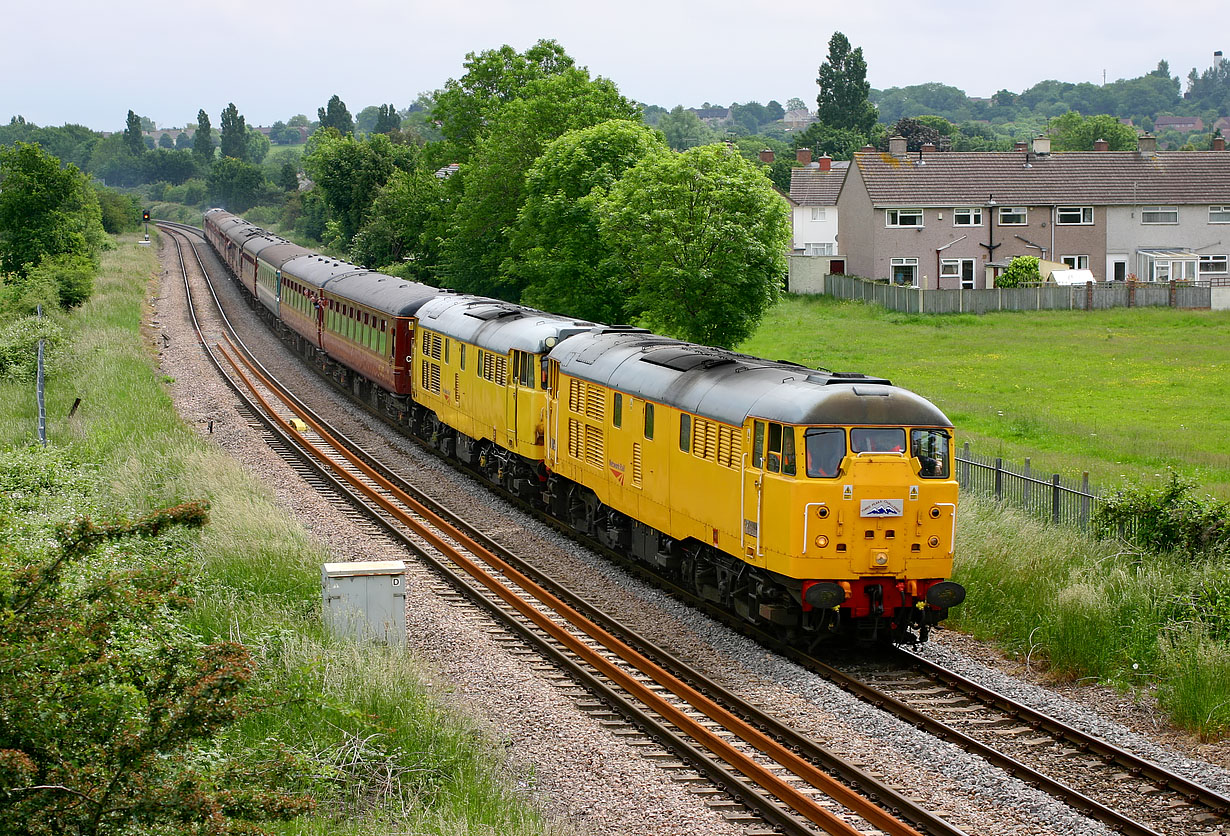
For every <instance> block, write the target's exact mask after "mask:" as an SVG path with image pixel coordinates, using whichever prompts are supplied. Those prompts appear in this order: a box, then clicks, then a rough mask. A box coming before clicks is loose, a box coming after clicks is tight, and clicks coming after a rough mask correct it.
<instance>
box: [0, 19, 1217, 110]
mask: <svg viewBox="0 0 1230 836" xmlns="http://www.w3.org/2000/svg"><path fill="white" fill-rule="evenodd" d="M0 31H3V34H4V46H3V47H2V48H0V120H3V121H4V122H7V121H8V120H9V118H10V117H11V116H14V115H21V116H24V117H25V119H26V121H28V122H34V123H36V124H39V125H61V124H65V123H78V124H83V125H86V126H87V127H90V128H93V129H95V130H110V131H116V130H122V129H123V128H124V121H125V117H126V116H127V113H128V110H129V109H132V110H134V111H136V112H137V113H138V114H139V115H141V116H147V117H149V118H151V119H153V120H154V121H155V122H156V123H157V124H158V126H159V127H177V126H181V125H183V124H185V123H187V122H193V121H195V119H196V114H197V111H198V110H200V109H202V108H203V109H204V110H205V111H206V112H207V113H209V114H210V117H211V119H212V121H213V124H214V126H215V128H216V126H217V125H218V123H219V119H220V117H219V114H220V113H221V112H222V110H223V108H225V107H226V106H227V104H228V103H229V102H234V103H235V105H236V106H237V107H238V108H239V112H240V113H242V114H243V115H244V117H245V119H246V120H247V123H248V124H249V125H269V124H272V123H273V122H274V121H276V120H279V119H280V120H282V121H286V120H287V119H289V118H290V117H291V116H294V115H295V114H298V113H303V114H307V115H308V116H309V117H311V118H313V119H314V118H315V116H316V110H317V108H319V107H321V106H323V105H324V104H325V103H326V102H327V101H328V100H329V97H330V96H332V95H334V94H337V95H339V96H341V98H342V100H343V101H344V102H345V103H346V104H347V106H348V107H349V109H350V112H351V113H352V114H357V113H358V112H359V111H360V110H362V109H363V108H364V107H366V106H368V105H377V104H382V103H392V104H394V105H396V106H397V107H398V108H405V107H407V106H408V105H409V104H410V103H411V102H413V101H414V99H415V98H416V97H417V96H418V95H419V94H420V93H424V92H430V91H432V90H435V89H438V88H440V87H442V86H443V85H444V83H445V82H446V81H447V80H448V79H449V78H459V77H460V76H462V75H463V74H464V73H465V69H464V67H463V63H464V61H465V56H466V54H467V53H469V52H481V51H483V50H486V49H496V48H498V47H500V46H501V45H503V44H509V45H511V46H513V47H514V48H516V49H517V50H518V51H523V50H525V49H526V48H528V47H530V46H531V45H533V44H534V42H535V41H537V40H539V39H541V38H554V39H555V40H557V41H559V43H560V44H561V45H562V46H563V47H564V49H565V51H566V52H567V53H568V54H569V55H571V56H572V57H573V58H574V59H575V60H576V62H577V64H578V65H580V66H585V67H588V68H589V71H590V73H591V75H595V76H603V77H605V78H608V79H610V80H612V81H614V82H615V84H616V85H617V86H618V87H619V89H620V91H621V92H622V93H623V94H624V95H625V96H628V97H629V98H632V99H635V100H637V101H640V102H645V103H648V104H657V105H661V106H663V107H667V108H670V107H673V106H674V105H676V104H682V105H684V106H685V107H699V106H700V105H701V104H703V103H704V102H711V103H713V104H719V105H729V104H731V103H732V102H740V103H746V102H749V101H759V102H760V103H762V104H766V103H768V102H769V101H770V100H774V99H775V100H777V101H778V102H780V103H782V104H785V103H786V101H787V99H789V98H791V97H798V98H800V99H802V100H803V101H805V102H807V104H808V105H809V106H810V107H811V108H813V109H814V108H815V99H816V92H817V87H816V83H815V79H816V74H817V69H818V67H819V66H820V64H821V63H822V62H823V61H824V60H825V58H826V57H827V55H828V41H829V38H830V37H831V36H832V34H833V32H834V31H840V32H842V33H844V34H845V35H846V37H847V38H849V40H850V42H851V44H852V45H853V46H855V47H861V48H862V50H863V56H864V58H865V59H866V62H867V80H868V81H869V82H870V83H871V86H872V87H876V88H880V89H885V88H889V87H904V86H907V85H911V84H921V83H925V82H940V83H943V84H949V85H952V86H954V87H958V88H960V89H962V90H964V91H965V92H966V93H967V94H968V95H970V96H983V97H986V96H990V95H991V94H993V93H994V92H995V91H997V90H1000V89H1008V90H1011V91H1013V92H1016V93H1019V92H1021V91H1022V90H1024V89H1025V88H1027V87H1029V86H1031V85H1033V84H1035V83H1036V82H1038V81H1042V80H1044V79H1057V80H1060V81H1066V82H1073V83H1077V82H1083V81H1084V82H1092V83H1095V84H1100V83H1101V82H1102V81H1103V78H1105V80H1107V81H1114V80H1116V79H1119V78H1134V77H1137V76H1140V75H1144V74H1145V73H1147V72H1149V71H1151V70H1153V69H1154V68H1155V67H1156V66H1157V62H1158V61H1159V60H1162V59H1164V60H1166V61H1168V62H1169V64H1170V70H1171V75H1174V76H1179V77H1180V78H1181V79H1183V80H1184V81H1185V80H1186V78H1187V74H1188V72H1189V71H1190V70H1191V69H1192V68H1193V67H1195V68H1198V69H1199V70H1204V69H1206V68H1207V67H1209V66H1210V64H1211V63H1212V57H1213V52H1214V51H1215V50H1223V51H1225V52H1226V53H1227V54H1230V3H1227V2H1226V0H1185V2H1183V3H1182V4H1181V6H1172V5H1170V4H1167V3H1159V2H1157V0H1152V2H1140V0H1116V2H1114V3H1096V4H1095V3H1082V2H1066V3H1065V2H1058V1H1057V0H1025V1H1024V2H1018V3H1013V4H1007V3H992V2H986V0H977V2H975V0H953V2H948V3H925V4H924V3H901V2H897V3H889V2H884V0H858V1H857V2H843V3H833V2H825V1H824V0H813V2H798V3H790V2H786V3H781V2H779V3H774V4H772V5H768V4H758V3H754V2H739V3H736V2H731V0H705V2H700V1H699V0H656V1H655V0H622V2H617V3H608V2H603V1H602V0H590V2H576V0H523V1H522V2H516V0H454V2H451V3H450V2H448V0H433V2H425V1H424V0H340V2H338V0H333V1H332V2H328V3H325V2H321V0H296V2H288V0H194V2H183V0H171V2H166V3H157V4H147V5H139V4H130V3H124V4H117V3H102V2H98V0H44V2H41V3H39V2H15V3H11V4H8V8H7V9H6V10H5V13H4V18H3V24H2V27H0Z"/></svg>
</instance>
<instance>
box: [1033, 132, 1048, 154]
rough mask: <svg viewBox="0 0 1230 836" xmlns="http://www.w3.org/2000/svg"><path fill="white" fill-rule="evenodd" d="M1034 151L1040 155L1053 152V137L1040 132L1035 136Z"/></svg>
mask: <svg viewBox="0 0 1230 836" xmlns="http://www.w3.org/2000/svg"><path fill="white" fill-rule="evenodd" d="M1034 153H1035V154H1037V155H1038V156H1039V157H1045V156H1048V155H1049V154H1050V153H1051V138H1050V137H1049V136H1046V135H1045V134H1038V135H1037V136H1035V137H1034Z"/></svg>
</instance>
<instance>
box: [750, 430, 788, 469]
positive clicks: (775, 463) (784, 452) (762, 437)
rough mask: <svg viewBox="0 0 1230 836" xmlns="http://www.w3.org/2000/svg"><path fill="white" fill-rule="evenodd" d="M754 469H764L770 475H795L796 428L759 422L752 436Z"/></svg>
mask: <svg viewBox="0 0 1230 836" xmlns="http://www.w3.org/2000/svg"><path fill="white" fill-rule="evenodd" d="M766 436H767V439H766ZM766 440H767V442H768V444H767V446H766V443H765V442H766ZM752 467H757V468H760V467H762V468H763V469H765V470H767V471H768V472H769V473H784V474H786V475H787V476H793V475H795V463H794V427H785V426H782V425H781V424H775V423H773V422H766V421H757V422H756V427H755V429H754V431H753V436H752Z"/></svg>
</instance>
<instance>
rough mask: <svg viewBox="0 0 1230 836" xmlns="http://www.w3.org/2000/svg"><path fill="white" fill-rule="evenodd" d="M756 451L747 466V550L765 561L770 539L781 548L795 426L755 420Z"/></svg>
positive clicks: (758, 562)
mask: <svg viewBox="0 0 1230 836" xmlns="http://www.w3.org/2000/svg"><path fill="white" fill-rule="evenodd" d="M751 448H752V454H751V458H750V459H748V460H747V461H746V464H745V465H744V468H743V500H742V502H741V505H742V508H743V554H744V557H745V558H746V559H747V561H748V562H749V563H752V564H755V565H758V566H763V565H765V562H766V558H765V549H766V543H770V544H771V545H772V548H775V549H780V548H781V543H780V542H778V540H780V538H781V537H783V536H785V530H786V528H787V526H788V520H787V519H786V517H785V514H786V511H787V509H788V508H789V507H790V488H791V481H792V480H790V479H784V478H782V477H791V476H794V475H795V470H796V464H795V454H794V427H789V426H785V425H783V424H777V423H774V422H772V421H756V420H753V421H752V444H751Z"/></svg>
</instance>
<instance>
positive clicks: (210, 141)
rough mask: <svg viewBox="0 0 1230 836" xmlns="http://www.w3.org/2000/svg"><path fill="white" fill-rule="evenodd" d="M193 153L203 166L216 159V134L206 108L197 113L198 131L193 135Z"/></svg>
mask: <svg viewBox="0 0 1230 836" xmlns="http://www.w3.org/2000/svg"><path fill="white" fill-rule="evenodd" d="M192 154H193V156H195V157H196V159H197V162H198V163H200V165H201V167H202V168H205V167H207V166H208V165H209V164H210V163H212V162H213V161H214V135H213V130H212V129H211V127H210V124H209V114H208V113H206V112H205V111H204V110H202V111H200V112H198V113H197V115H196V133H194V134H193V135H192Z"/></svg>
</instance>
